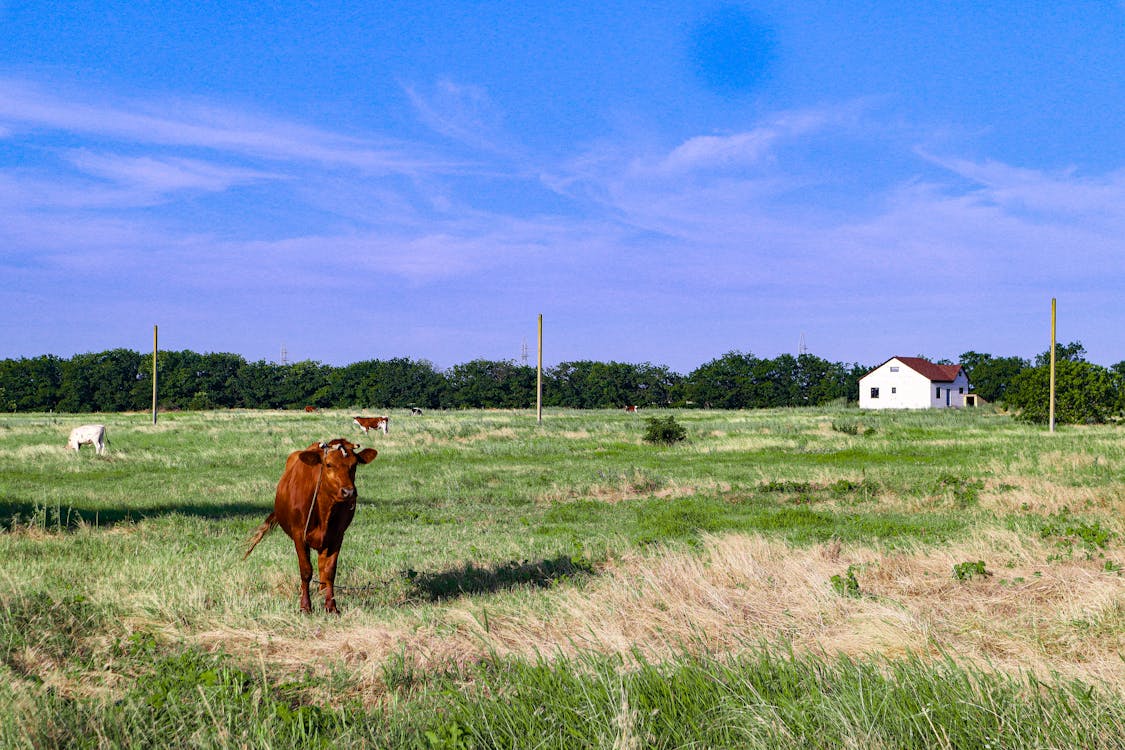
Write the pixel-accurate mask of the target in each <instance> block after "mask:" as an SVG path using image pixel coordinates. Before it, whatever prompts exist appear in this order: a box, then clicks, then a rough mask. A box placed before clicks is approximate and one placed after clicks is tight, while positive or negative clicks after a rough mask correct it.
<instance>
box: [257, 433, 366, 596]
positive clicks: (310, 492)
mask: <svg viewBox="0 0 1125 750" xmlns="http://www.w3.org/2000/svg"><path fill="white" fill-rule="evenodd" d="M377 455H378V452H377V451H376V450H375V449H374V448H365V449H363V450H360V446H358V445H353V444H352V443H349V442H348V441H347V440H344V439H343V438H337V439H335V440H332V441H330V442H328V443H313V444H312V445H310V446H309V447H308V448H306V449H305V450H301V451H293V452H292V453H290V454H289V458H288V459H286V461H285V471H284V472H282V474H281V480H280V481H279V482H278V483H277V495H276V496H275V498H274V504H273V513H270V514H269V515H268V516H266V520H265V521H263V522H262V525H261V526H259V527H258V528H257V530H256V531H255V532H254V534H253V535H252V536H251V537H250V539H249V541H248V545H249V546H248V547H247V550H246V554H245V555H243V559H246V557H248V556H249V555H250V553H251V552H253V551H254V547H256V546H257V544H258V542H260V541H262V538H263V537H264V536H265V535H266V534H268V533H269V532H270V530H271V529H272V528H273V527H274V526H278V525H280V526H281V528H282V529H284V530H285V533H286V534H288V535H289V538H290V539H292V540H293V544H295V545H296V547H297V566H298V567H299V568H300V571H301V611H302V612H311V611H312V603H311V601H310V600H309V580H310V579H311V578H312V562H311V561H310V558H309V548H312V549H315V550H316V551H317V568H318V570H319V572H320V590H321V591H322V592H324V609H325V610H326V611H328V612H333V613H339V611H340V610H338V609H337V608H336V596H335V592H334V586H335V583H336V559H337V557H338V556H339V554H340V546H341V545H342V544H343V542H344V532H345V531H347V529H348V525H349V524H351V522H352V518H353V517H354V516H355V504H356V500H358V499H359V498H358V495H357V494H356V488H355V470H356V467H357V466H359V465H360V464H366V463H369V462H370V461H372V460H373V459H374V458H375V456H377Z"/></svg>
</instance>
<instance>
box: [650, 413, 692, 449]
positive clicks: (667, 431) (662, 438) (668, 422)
mask: <svg viewBox="0 0 1125 750" xmlns="http://www.w3.org/2000/svg"><path fill="white" fill-rule="evenodd" d="M645 422H647V423H648V427H647V428H645V436H644V441H645V442H646V443H654V444H656V443H660V444H663V445H672V444H673V443H678V442H680V441H681V440H684V439H685V438H686V437H687V430H685V429H684V427H683V425H681V424H680V423H679V422H677V421H676V418H675V417H663V418H661V417H646V418H645Z"/></svg>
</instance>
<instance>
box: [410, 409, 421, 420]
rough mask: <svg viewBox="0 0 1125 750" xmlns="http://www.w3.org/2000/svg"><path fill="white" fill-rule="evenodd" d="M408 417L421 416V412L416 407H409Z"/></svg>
mask: <svg viewBox="0 0 1125 750" xmlns="http://www.w3.org/2000/svg"><path fill="white" fill-rule="evenodd" d="M410 415H411V416H413V417H420V416H422V410H421V409H419V408H418V407H417V406H411V407H410Z"/></svg>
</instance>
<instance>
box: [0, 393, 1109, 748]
mask: <svg viewBox="0 0 1125 750" xmlns="http://www.w3.org/2000/svg"><path fill="white" fill-rule="evenodd" d="M654 415H659V416H669V415H671V416H674V417H675V419H676V420H677V421H678V422H679V423H680V424H681V425H683V426H684V427H685V428H686V431H687V436H688V437H687V440H686V441H685V442H682V443H678V444H676V445H672V446H656V445H651V444H648V443H646V442H644V441H643V440H642V436H643V434H644V431H645V418H646V417H647V416H654ZM351 416H352V413H350V412H348V413H345V412H317V413H313V414H305V413H296V412H250V411H232V412H227V411H214V412H179V413H168V414H162V415H160V419H159V423H158V424H157V425H152V424H151V417H150V415H147V414H106V415H61V414H14V415H5V416H3V417H0V561H3V565H2V566H0V670H2V673H0V747H4V748H8V747H17V748H18V747H27V748H31V747H35V748H45V747H67V748H70V747H122V746H129V747H150V746H151V747H160V748H177V747H232V748H233V747H253V748H257V747H262V748H265V747H279V748H280V747H294V746H297V745H298V743H300V745H302V746H303V745H306V744H311V745H314V746H324V747H422V748H427V747H433V748H444V747H447V748H486V747H511V748H523V747H544V748H571V747H599V748H600V747H605V748H628V747H637V748H641V747H707V748H711V747H763V748H765V747H770V748H778V747H793V748H800V747H857V748H859V747H862V748H870V747H887V748H891V747H895V748H897V747H952V748H964V747H982V748H983V747H994V748H995V747H1004V748H1009V747H1021V748H1022V747H1029V748H1030V747H1035V748H1039V747H1043V748H1046V747H1090V748H1093V747H1105V748H1109V747H1125V656H1123V654H1125V652H1123V650H1122V644H1123V640H1125V575H1123V570H1122V569H1123V567H1125V514H1123V511H1125V481H1123V480H1125V440H1122V437H1123V433H1122V431H1121V428H1118V427H1113V426H1096V427H1069V428H1065V429H1060V431H1059V432H1057V433H1055V434H1048V433H1047V432H1046V431H1045V430H1043V429H1042V428H1038V427H1034V426H1030V425H1026V424H1022V423H1019V422H1016V421H1013V420H1011V419H1010V418H1008V417H1007V416H1005V415H1003V414H998V413H995V412H992V411H956V412H953V411H950V412H924V413H893V414H868V413H862V412H859V411H857V410H854V409H845V408H842V407H841V408H839V409H836V410H799V409H798V410H761V411H738V412H722V411H697V410H685V411H653V412H643V411H642V412H641V413H639V414H624V413H621V412H614V411H592V412H584V411H583V412H580V411H563V410H559V411H551V410H549V411H547V412H546V413H545V415H544V421H543V424H542V425H538V424H537V423H536V420H535V417H534V414H531V413H529V412H516V411H468V412H427V413H426V414H425V415H423V416H421V417H411V416H409V414H407V413H406V412H402V413H393V414H392V420H391V429H390V433H389V434H387V435H382V434H376V433H372V434H371V435H370V436H366V437H365V436H362V435H361V434H360V433H359V431H358V429H357V428H356V427H354V426H353V425H352V424H351ZM88 422H102V423H104V424H106V425H107V429H108V434H109V438H110V441H111V444H110V447H109V450H108V452H107V454H106V455H104V456H96V455H94V454H93V453H92V451H91V450H90V448H89V447H84V448H83V449H82V451H81V452H80V453H79V454H75V453H73V452H68V451H66V450H65V449H64V446H65V444H66V439H67V435H68V433H69V431H70V429H71V428H72V427H74V426H77V425H79V424H84V423H88ZM333 437H349V438H351V439H352V440H357V441H359V442H362V443H364V444H365V445H373V446H374V447H376V448H378V450H379V457H378V458H377V459H375V461H374V462H372V463H371V464H370V465H368V466H362V467H360V469H359V472H358V476H357V485H358V487H359V491H360V507H359V510H358V512H357V515H356V519H355V521H354V523H353V525H352V527H351V528H350V529H349V531H348V533H347V537H346V539H345V542H344V548H343V552H342V554H341V556H340V568H339V575H338V577H337V586H338V589H337V600H338V603H339V605H340V608H341V610H342V613H343V614H342V615H341V616H339V617H335V616H330V615H326V614H324V613H323V611H315V612H314V614H312V615H300V614H299V613H298V612H297V570H296V556H295V554H294V552H293V547H292V543H291V542H290V541H289V539H288V538H287V537H286V536H285V535H284V533H283V532H281V531H280V530H275V531H274V532H273V534H271V535H270V536H268V537H266V539H265V540H264V541H263V542H262V543H261V544H260V545H259V546H258V548H257V549H256V550H255V551H254V553H253V555H251V556H250V557H249V558H248V559H246V560H243V559H242V553H243V550H244V542H245V540H246V538H247V537H248V536H249V535H250V533H251V532H252V531H253V529H254V528H255V527H256V526H257V525H258V524H259V523H260V522H261V521H262V520H263V519H264V518H265V516H266V514H267V513H268V512H269V511H270V509H271V508H272V503H273V490H274V487H275V485H276V482H277V479H278V477H279V476H280V473H281V468H282V466H283V464H284V461H285V457H286V455H287V454H288V453H289V452H290V451H292V450H295V449H298V448H302V447H305V446H307V445H308V444H309V443H311V442H313V441H316V440H322V439H330V438H333ZM313 604H314V609H315V608H317V607H319V606H320V605H321V604H322V602H321V601H319V600H318V599H317V598H316V597H315V595H314V599H313Z"/></svg>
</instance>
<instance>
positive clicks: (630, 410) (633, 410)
mask: <svg viewBox="0 0 1125 750" xmlns="http://www.w3.org/2000/svg"><path fill="white" fill-rule="evenodd" d="M639 408H641V407H639V406H633V405H632V404H630V405H629V406H626V407H625V411H626V413H628V414H635V413H636V411H637V409H639Z"/></svg>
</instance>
